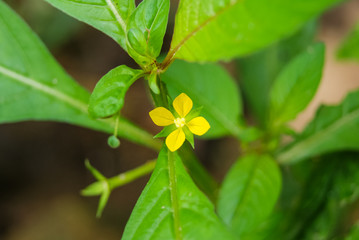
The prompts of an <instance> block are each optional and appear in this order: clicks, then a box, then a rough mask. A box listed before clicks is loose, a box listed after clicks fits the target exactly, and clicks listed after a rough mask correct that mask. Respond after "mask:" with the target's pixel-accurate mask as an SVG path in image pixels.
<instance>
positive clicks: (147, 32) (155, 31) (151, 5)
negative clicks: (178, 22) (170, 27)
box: [128, 0, 170, 65]
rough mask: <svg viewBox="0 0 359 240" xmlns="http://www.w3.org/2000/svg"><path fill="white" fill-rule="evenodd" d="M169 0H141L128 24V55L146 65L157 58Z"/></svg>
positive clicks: (166, 18) (165, 24)
mask: <svg viewBox="0 0 359 240" xmlns="http://www.w3.org/2000/svg"><path fill="white" fill-rule="evenodd" d="M169 8H170V1H169V0H143V1H142V2H141V3H140V4H139V5H138V7H137V8H136V10H135V11H134V12H133V14H132V15H131V17H130V20H129V22H128V44H129V46H130V47H129V54H130V55H131V56H132V57H133V58H134V59H135V60H136V61H137V62H138V63H139V64H140V65H146V64H149V63H151V62H153V61H154V60H156V58H157V57H158V55H159V54H160V52H161V48H162V43H163V37H164V35H165V32H166V27H167V21H168V13H169Z"/></svg>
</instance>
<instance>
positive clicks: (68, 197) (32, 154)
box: [0, 0, 359, 240]
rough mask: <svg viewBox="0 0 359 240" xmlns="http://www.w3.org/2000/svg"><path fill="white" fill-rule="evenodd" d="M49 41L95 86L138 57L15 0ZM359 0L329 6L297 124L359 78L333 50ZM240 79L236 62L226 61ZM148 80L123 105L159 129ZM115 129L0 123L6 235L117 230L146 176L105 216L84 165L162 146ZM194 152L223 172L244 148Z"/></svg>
mask: <svg viewBox="0 0 359 240" xmlns="http://www.w3.org/2000/svg"><path fill="white" fill-rule="evenodd" d="M5 2H7V3H9V5H11V6H12V7H13V9H15V10H16V11H17V12H18V13H19V14H20V15H21V16H22V17H23V18H24V19H25V21H26V22H27V23H28V24H29V25H30V26H31V28H32V29H33V30H34V31H35V32H36V33H37V34H38V35H39V36H40V38H41V39H42V40H43V41H44V42H45V44H46V45H47V46H48V48H49V49H50V51H51V52H52V53H53V55H54V56H55V58H56V59H57V60H58V61H59V62H60V64H61V65H62V66H63V67H64V68H65V69H66V70H67V72H68V73H69V74H70V75H71V76H73V77H74V78H75V79H76V80H77V81H78V82H80V84H81V85H83V86H84V87H86V88H87V89H88V90H89V91H91V90H92V89H93V87H94V86H95V84H96V82H97V81H98V80H99V79H100V77H101V76H102V75H104V74H105V73H107V72H108V71H109V70H111V69H112V68H114V67H116V66H118V65H121V64H125V65H128V66H131V67H136V64H135V63H134V61H133V60H132V59H131V58H130V57H129V56H128V55H127V53H125V52H124V51H123V50H122V49H121V47H119V46H118V45H117V44H116V43H115V42H114V41H113V40H112V39H110V38H109V37H107V36H105V35H104V34H102V33H101V32H99V31H97V30H95V29H93V28H91V27H89V26H87V25H85V24H83V23H80V22H78V21H77V20H75V19H72V18H70V17H68V16H67V15H65V14H63V13H62V12H60V11H58V10H56V9H54V8H53V7H51V6H50V5H49V4H47V3H45V2H44V1H28V0H27V1H26V0H23V1H21V0H8V1H5ZM177 4H178V3H177V1H172V5H171V6H172V9H171V16H170V22H169V26H168V31H167V35H166V37H165V43H164V47H163V51H164V52H166V51H167V50H168V48H169V43H170V40H171V34H172V31H173V22H174V14H175V12H176V6H177ZM358 13H359V0H352V1H347V2H346V3H345V4H342V5H340V6H339V7H337V8H334V9H332V10H331V11H329V12H327V13H326V14H325V15H324V16H323V17H322V18H321V19H320V21H319V26H318V27H319V29H318V31H317V32H318V34H317V39H319V40H321V41H324V42H325V43H326V46H327V53H326V64H325V70H324V77H323V80H322V83H321V85H320V88H319V90H318V92H317V95H316V97H315V99H314V101H313V102H312V103H311V105H310V106H309V107H308V108H307V109H306V110H305V111H304V112H303V113H302V114H301V115H300V116H299V117H298V118H297V119H296V120H295V121H294V122H293V123H292V126H293V128H295V129H296V130H301V129H302V128H303V127H304V126H305V124H306V123H307V122H308V121H310V119H311V118H312V117H313V115H314V113H315V110H316V109H317V107H318V106H319V105H320V104H323V103H325V104H335V103H337V102H340V101H341V100H342V99H343V98H344V97H345V95H346V94H347V93H348V92H349V91H350V90H353V89H356V88H358V87H359V77H358V76H359V65H358V64H356V63H354V62H339V61H338V60H336V58H335V53H336V49H337V48H338V46H339V44H340V42H341V41H342V40H343V38H344V37H345V36H346V35H347V34H348V33H349V31H350V30H351V29H352V27H353V26H354V25H355V23H356V22H358V21H359V14H358ZM224 65H225V67H226V68H227V69H228V70H229V71H230V72H231V74H232V75H233V76H235V77H236V80H238V81H240V77H239V76H240V71H239V70H238V69H236V64H233V63H225V64H224ZM184 77H185V76H184ZM145 84H146V83H145V82H144V81H137V82H136V83H135V84H134V85H133V86H132V87H131V89H130V91H129V92H128V94H127V96H126V104H125V107H124V110H123V114H124V115H125V116H126V117H127V118H129V119H131V120H132V121H133V122H135V123H136V124H138V125H140V126H141V127H143V128H144V129H146V130H148V131H150V132H151V133H156V132H158V131H159V128H156V127H155V126H154V125H153V124H152V122H151V120H150V118H149V117H148V112H149V111H150V110H151V109H152V105H151V101H150V100H149V96H148V92H147V90H146V85H145ZM107 138H108V135H106V134H103V133H99V132H94V131H92V130H87V129H83V128H79V127H75V126H70V125H66V124H62V123H54V122H22V123H16V124H4V125H0V183H1V184H0V239H4V240H48V239H52V240H57V239H59V240H60V239H61V240H62V239H63V240H71V239H76V240H82V239H84V240H85V239H86V240H92V239H96V240H100V239H106V240H111V239H119V236H120V235H121V233H122V231H123V228H124V226H125V223H126V222H127V220H128V217H129V215H130V213H131V211H132V208H133V207H134V205H135V203H136V200H137V198H138V197H139V195H140V193H141V191H142V189H143V188H144V186H145V184H146V181H147V180H148V177H144V178H142V179H139V180H136V181H135V182H133V183H130V184H128V185H126V186H124V187H122V188H120V189H116V190H115V191H114V192H113V193H112V195H111V197H110V200H109V203H108V205H107V207H106V209H105V211H104V213H103V216H102V218H101V219H96V218H95V213H96V208H97V202H98V199H97V198H96V197H95V198H85V197H81V196H80V190H81V189H83V188H84V187H86V186H87V185H88V184H90V183H92V182H93V181H94V179H93V177H92V176H91V174H90V173H89V172H88V171H87V170H86V169H85V167H84V160H85V159H89V160H90V161H91V163H92V165H93V166H95V167H96V168H97V169H99V170H100V171H101V172H102V173H103V174H104V175H105V176H107V177H111V176H114V175H117V174H119V173H121V172H124V171H127V170H130V169H132V168H134V167H136V166H139V165H141V164H143V163H145V162H146V161H147V160H150V159H153V158H155V157H156V153H155V152H153V151H151V150H148V149H146V148H143V147H141V146H137V145H134V144H132V143H130V142H128V141H126V140H121V146H120V148H119V149H115V150H113V149H111V148H110V147H108V145H107ZM196 153H197V155H198V157H199V158H200V160H201V161H202V163H203V164H204V165H205V167H206V168H207V169H208V170H209V171H210V172H211V174H212V175H213V176H214V177H215V179H216V180H217V181H219V182H220V181H221V180H222V178H223V176H224V174H225V173H226V172H227V170H228V168H229V167H230V166H231V164H232V163H233V162H234V161H235V160H236V158H237V157H238V155H239V152H238V146H237V143H236V141H233V140H232V139H230V138H223V139H220V140H209V141H198V142H197V143H196Z"/></svg>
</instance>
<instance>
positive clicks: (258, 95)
mask: <svg viewBox="0 0 359 240" xmlns="http://www.w3.org/2000/svg"><path fill="white" fill-rule="evenodd" d="M316 30H317V24H316V22H315V21H310V22H309V23H307V24H306V25H305V26H304V27H303V28H302V29H301V30H300V31H298V32H297V33H295V34H294V35H292V36H291V37H290V38H288V39H284V40H282V41H280V42H278V43H276V44H273V45H271V46H269V47H268V48H266V49H264V50H262V51H259V52H256V53H254V54H252V55H249V56H247V57H244V58H241V59H239V60H238V61H237V62H236V63H237V69H238V74H239V77H240V81H239V84H240V86H241V90H242V91H243V97H244V102H245V103H246V104H247V105H248V110H250V111H251V113H252V114H253V115H254V116H255V118H256V120H257V122H258V123H259V124H260V125H261V126H264V125H266V124H267V121H268V109H269V92H270V89H271V86H272V83H273V82H274V80H275V78H276V77H277V75H278V74H279V72H280V71H281V70H282V69H283V67H284V66H285V65H286V64H287V63H288V62H289V61H291V60H292V59H293V58H294V57H296V56H297V55H299V54H300V53H301V52H303V51H304V50H305V49H307V47H308V46H309V45H310V44H311V43H312V42H313V40H314V37H315V34H316Z"/></svg>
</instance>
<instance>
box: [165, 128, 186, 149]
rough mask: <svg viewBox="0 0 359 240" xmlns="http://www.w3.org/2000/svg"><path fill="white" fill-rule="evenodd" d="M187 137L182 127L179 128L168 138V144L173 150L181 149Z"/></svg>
mask: <svg viewBox="0 0 359 240" xmlns="http://www.w3.org/2000/svg"><path fill="white" fill-rule="evenodd" d="M185 139H186V137H185V135H184V132H183V130H182V128H177V129H176V130H174V131H173V132H172V133H171V134H170V135H168V137H167V138H166V145H167V147H168V149H169V150H170V151H171V152H174V151H176V150H177V149H179V148H180V147H181V146H182V144H183V142H184V140H185Z"/></svg>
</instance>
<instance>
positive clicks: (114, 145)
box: [107, 135, 120, 148]
mask: <svg viewBox="0 0 359 240" xmlns="http://www.w3.org/2000/svg"><path fill="white" fill-rule="evenodd" d="M107 144H108V145H109V146H110V147H112V148H118V147H119V146H120V140H119V139H118V138H117V137H116V136H115V135H112V136H110V137H109V138H108V139H107Z"/></svg>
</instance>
